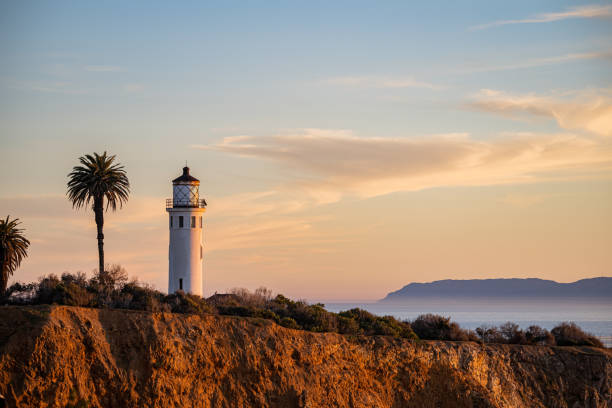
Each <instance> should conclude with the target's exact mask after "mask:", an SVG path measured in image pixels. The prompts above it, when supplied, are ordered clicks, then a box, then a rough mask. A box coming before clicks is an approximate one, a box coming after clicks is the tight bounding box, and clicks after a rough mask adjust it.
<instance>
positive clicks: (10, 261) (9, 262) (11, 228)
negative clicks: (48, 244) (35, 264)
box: [0, 216, 30, 294]
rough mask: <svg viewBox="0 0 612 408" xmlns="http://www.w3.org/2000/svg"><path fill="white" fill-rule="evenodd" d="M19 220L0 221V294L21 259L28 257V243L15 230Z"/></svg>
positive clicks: (20, 230)
mask: <svg viewBox="0 0 612 408" xmlns="http://www.w3.org/2000/svg"><path fill="white" fill-rule="evenodd" d="M19 224H20V223H19V218H15V219H13V220H9V216H7V217H6V220H2V219H0V267H1V268H2V270H1V272H2V273H1V274H0V294H3V293H4V292H5V291H6V285H7V284H8V280H9V277H10V276H11V275H12V274H13V272H15V271H16V270H17V268H19V265H21V261H23V258H25V257H26V256H28V247H29V246H30V241H28V240H27V238H26V237H24V236H23V230H22V229H19V228H17V226H18V225H19Z"/></svg>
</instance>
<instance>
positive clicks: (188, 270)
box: [166, 166, 206, 296]
mask: <svg viewBox="0 0 612 408" xmlns="http://www.w3.org/2000/svg"><path fill="white" fill-rule="evenodd" d="M166 211H167V212H168V215H169V220H168V226H169V229H170V245H169V249H168V293H174V292H176V291H178V290H182V291H184V292H186V293H192V294H194V295H198V296H202V295H203V293H204V287H203V284H204V279H203V273H202V265H203V258H204V248H203V243H202V227H203V225H204V224H203V219H202V218H203V216H204V212H205V211H206V200H204V199H203V198H200V181H199V180H198V179H197V178H195V177H193V176H192V175H191V174H189V167H187V166H185V167H183V174H182V175H181V176H180V177H177V178H175V179H174V180H172V198H170V199H167V200H166Z"/></svg>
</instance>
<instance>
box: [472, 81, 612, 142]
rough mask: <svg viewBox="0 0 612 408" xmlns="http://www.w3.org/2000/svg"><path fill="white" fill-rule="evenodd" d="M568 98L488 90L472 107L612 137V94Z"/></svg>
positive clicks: (599, 92)
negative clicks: (541, 117) (539, 119)
mask: <svg viewBox="0 0 612 408" xmlns="http://www.w3.org/2000/svg"><path fill="white" fill-rule="evenodd" d="M570 96H571V97H572V98H571V99H568V98H567V97H565V95H552V96H542V95H536V94H526V95H513V94H509V93H505V92H501V91H496V90H490V89H484V90H482V91H480V93H478V94H477V95H476V97H475V98H474V101H473V102H472V103H471V104H470V106H472V107H474V108H476V109H479V110H483V111H486V112H491V113H497V114H502V115H519V114H529V115H535V116H543V117H549V118H552V119H554V120H555V121H556V122H557V123H558V125H559V126H560V127H561V128H563V129H569V130H584V131H588V132H590V133H593V134H597V135H601V136H612V94H611V92H610V90H605V89H604V90H597V91H582V92H574V93H572V94H571V95H570Z"/></svg>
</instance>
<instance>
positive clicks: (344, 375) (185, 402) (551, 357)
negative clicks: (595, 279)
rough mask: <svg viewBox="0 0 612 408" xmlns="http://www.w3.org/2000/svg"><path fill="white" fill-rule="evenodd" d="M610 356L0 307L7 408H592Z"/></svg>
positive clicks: (1, 384)
mask: <svg viewBox="0 0 612 408" xmlns="http://www.w3.org/2000/svg"><path fill="white" fill-rule="evenodd" d="M611 370H612V351H610V350H606V349H594V348H591V347H530V346H509V345H504V344H492V345H487V344H484V345H483V344H478V343H474V342H452V341H446V342H442V341H428V342H418V341H411V340H406V339H402V338H397V337H392V336H347V335H340V334H337V333H313V332H309V331H304V330H291V329H287V328H284V327H281V326H280V325H278V324H275V323H273V322H272V321H271V320H267V319H257V318H237V317H234V316H219V315H215V314H207V313H204V314H201V315H196V314H179V313H159V312H157V313H152V312H141V311H134V310H121V309H108V308H80V307H74V306H49V305H38V306H2V307H0V394H2V395H4V396H5V397H6V399H7V401H6V402H7V406H11V407H13V406H14V407H41V408H45V407H48V408H51V407H67V406H69V407H91V408H94V407H160V408H161V407H164V408H167V407H176V408H178V407H181V408H184V407H206V408H213V407H214V408H230V407H262V408H263V407H267V408H270V407H278V408H281V407H282V408H289V407H295V408H306V407H309V408H323V407H337V408H366V407H368V408H369V407H379V408H392V407H415V408H417V407H418V408H429V407H431V408H434V407H436V408H485V407H487V408H508V407H512V408H527V407H529V408H544V407H559V408H570V407H593V408H606V407H609V403H610V401H611V400H612V399H611V398H612V376H611V375H610V372H611Z"/></svg>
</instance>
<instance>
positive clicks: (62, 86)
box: [5, 80, 88, 95]
mask: <svg viewBox="0 0 612 408" xmlns="http://www.w3.org/2000/svg"><path fill="white" fill-rule="evenodd" d="M5 85H6V86H7V87H8V88H12V89H20V90H24V91H32V92H44V93H57V94H66V95H83V94H87V93H88V90H86V89H83V88H81V87H78V86H77V85H75V84H74V83H71V82H65V81H21V80H9V81H5Z"/></svg>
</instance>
